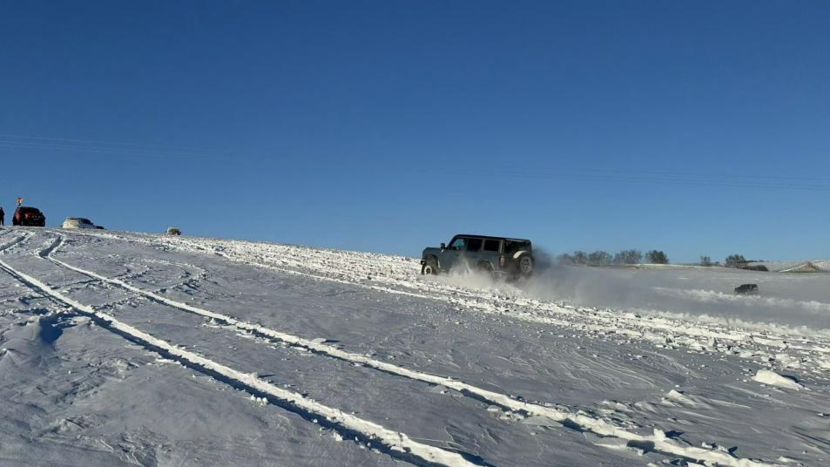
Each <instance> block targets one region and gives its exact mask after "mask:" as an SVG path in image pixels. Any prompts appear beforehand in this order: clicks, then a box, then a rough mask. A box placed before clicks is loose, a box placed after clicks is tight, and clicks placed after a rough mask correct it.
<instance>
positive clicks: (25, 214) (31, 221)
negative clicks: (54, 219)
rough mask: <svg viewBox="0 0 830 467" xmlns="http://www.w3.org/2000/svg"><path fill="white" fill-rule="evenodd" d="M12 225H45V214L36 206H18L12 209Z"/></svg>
mask: <svg viewBox="0 0 830 467" xmlns="http://www.w3.org/2000/svg"><path fill="white" fill-rule="evenodd" d="M12 225H23V226H31V227H46V216H44V215H43V213H42V212H40V209H38V208H32V207H29V206H20V207H18V208H17V210H15V211H14V217H12Z"/></svg>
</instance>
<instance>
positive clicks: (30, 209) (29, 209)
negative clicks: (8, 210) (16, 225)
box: [16, 206, 40, 212]
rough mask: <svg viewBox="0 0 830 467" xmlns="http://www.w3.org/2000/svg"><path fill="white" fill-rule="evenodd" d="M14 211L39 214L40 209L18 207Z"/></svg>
mask: <svg viewBox="0 0 830 467" xmlns="http://www.w3.org/2000/svg"><path fill="white" fill-rule="evenodd" d="M16 210H17V211H37V212H40V209H38V208H33V207H31V206H18V207H17V209H16Z"/></svg>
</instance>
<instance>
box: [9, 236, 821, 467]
mask: <svg viewBox="0 0 830 467" xmlns="http://www.w3.org/2000/svg"><path fill="white" fill-rule="evenodd" d="M0 250H2V251H1V252H0V269H1V270H2V271H0V287H2V288H0V304H2V306H0V399H2V400H3V403H2V404H0V465H3V466H6V465H10V466H17V465H21V466H22V465H26V466H29V465H44V466H45V465H49V466H52V465H72V466H76V465H77V466H112V465H142V466H156V465H158V466H203V465H217V466H219V465H222V466H224V465H246V466H256V465H263V466H264V465H269V466H271V465H286V466H289V465H291V466H293V465H310V466H343V465H419V466H430V465H437V466H456V465H458V466H463V465H499V466H537V465H538V466H542V465H545V466H547V465H609V466H614V465H618V466H624V465H626V466H627V465H694V464H704V465H733V466H751V465H827V464H828V462H830V397H828V391H830V379H828V371H830V331H828V329H830V292H828V290H830V287H828V286H830V274H828V275H825V274H818V275H785V274H770V273H766V274H764V273H753V272H748V271H733V270H723V269H697V268H665V269H659V270H597V269H591V270H589V269H584V268H571V269H551V270H549V271H545V272H541V273H540V274H538V275H537V276H536V277H534V278H533V279H532V280H529V281H526V282H524V283H519V284H512V285H511V284H497V283H493V282H491V281H490V280H488V279H486V278H482V277H478V276H473V275H459V276H452V277H446V276H438V277H422V276H420V275H419V274H418V273H419V265H418V262H417V260H416V259H412V258H404V257H396V256H387V255H379V254H369V253H357V252H344V251H334V250H322V249H313V248H305V247H296V246H286V245H275V244H267V243H251V242H239V241H229V240H214V239H197V238H189V237H164V236H155V235H142V234H131V233H121V232H70V231H61V230H52V229H24V228H16V229H5V230H3V231H2V232H0ZM741 283H758V284H759V286H760V287H761V291H762V294H761V295H760V296H757V297H735V296H734V295H732V294H731V293H730V292H731V290H732V288H734V287H735V286H737V285H740V284H741Z"/></svg>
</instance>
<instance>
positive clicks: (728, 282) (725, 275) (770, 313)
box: [519, 265, 830, 331]
mask: <svg viewBox="0 0 830 467" xmlns="http://www.w3.org/2000/svg"><path fill="white" fill-rule="evenodd" d="M746 283H752V284H758V286H759V288H760V291H761V293H760V295H757V296H739V295H735V294H734V291H733V289H734V288H735V287H737V286H739V285H741V284H746ZM519 287H520V288H521V289H522V291H523V293H524V294H525V295H526V296H529V297H532V298H538V299H543V300H552V301H557V302H565V303H570V304H574V305H578V306H586V307H598V308H608V309H612V310H625V311H638V312H642V313H648V314H665V315H670V316H672V317H681V318H686V319H706V320H710V321H711V320H712V319H714V320H717V321H719V322H724V323H734V324H737V323H743V325H746V324H748V323H764V324H774V325H781V326H788V327H795V328H800V327H806V328H809V329H811V330H815V331H818V330H830V293H828V292H827V290H830V274H784V273H774V272H753V271H744V270H736V269H727V268H717V267H712V268H702V267H675V266H656V267H642V268H634V267H600V268H596V267H583V266H560V265H550V266H542V267H539V268H537V271H536V274H534V276H533V277H532V278H530V279H529V280H527V281H524V282H520V283H519Z"/></svg>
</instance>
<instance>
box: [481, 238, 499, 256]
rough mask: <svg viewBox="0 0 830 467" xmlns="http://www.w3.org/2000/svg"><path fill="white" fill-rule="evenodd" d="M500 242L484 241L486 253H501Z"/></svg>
mask: <svg viewBox="0 0 830 467" xmlns="http://www.w3.org/2000/svg"><path fill="white" fill-rule="evenodd" d="M499 243H500V242H499V241H498V240H485V241H484V251H492V252H494V253H498V252H499Z"/></svg>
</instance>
